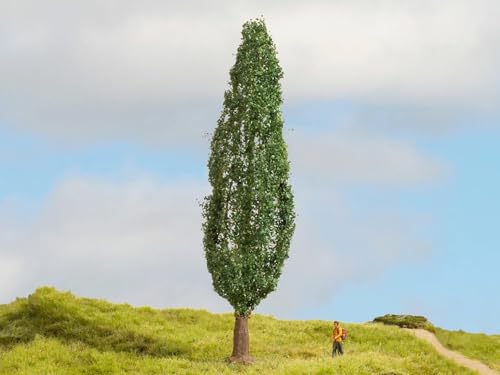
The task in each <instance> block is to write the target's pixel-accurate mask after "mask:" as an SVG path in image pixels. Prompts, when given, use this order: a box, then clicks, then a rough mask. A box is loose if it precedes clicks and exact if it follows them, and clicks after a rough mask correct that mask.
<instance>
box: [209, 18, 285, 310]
mask: <svg viewBox="0 0 500 375" xmlns="http://www.w3.org/2000/svg"><path fill="white" fill-rule="evenodd" d="M282 77H283V72H282V70H281V67H280V66H279V62H278V58H277V56H276V47H275V45H274V43H273V41H272V39H271V37H270V36H269V34H268V33H267V28H266V25H265V23H264V21H263V20H261V19H258V20H253V21H249V22H247V23H245V24H244V25H243V31H242V43H241V45H240V46H239V48H238V52H237V55H236V62H235V64H234V66H233V67H232V69H231V71H230V88H229V89H228V90H227V91H226V92H225V94H224V106H223V109H222V113H221V116H220V118H219V121H218V124H217V128H216V130H215V132H214V135H213V138H212V143H211V154H210V158H209V161H208V168H209V182H210V184H211V186H212V193H211V194H210V195H209V196H207V197H206V198H205V201H204V203H203V217H204V223H203V230H204V249H205V257H206V260H207V267H208V270H209V272H210V273H211V275H212V281H213V286H214V289H215V290H216V292H217V293H219V295H221V296H222V297H224V298H226V299H227V300H228V301H229V303H231V305H232V306H233V307H234V309H235V311H236V313H238V314H239V315H249V314H250V313H251V312H252V310H253V309H254V308H255V307H256V306H257V305H258V304H259V302H260V301H261V300H262V299H264V298H265V297H266V296H267V295H268V294H269V293H270V292H272V291H273V290H275V289H276V286H277V282H278V279H279V276H280V275H281V270H282V268H283V264H284V261H285V259H286V258H288V250H289V246H290V241H291V238H292V235H293V232H294V228H295V225H294V219H295V212H294V205H293V194H292V189H291V186H290V185H289V183H288V178H289V162H288V153H287V148H286V144H285V142H284V139H283V135H282V129H283V120H282V116H281V110H280V105H281V103H282V99H281V84H280V79H281V78H282Z"/></svg>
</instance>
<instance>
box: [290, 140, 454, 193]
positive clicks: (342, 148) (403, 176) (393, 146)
mask: <svg viewBox="0 0 500 375" xmlns="http://www.w3.org/2000/svg"><path fill="white" fill-rule="evenodd" d="M289 148H290V153H291V155H292V161H293V162H294V167H296V168H297V169H298V171H299V172H297V173H300V174H301V179H302V180H304V181H313V182H314V183H316V184H317V183H319V184H330V185H334V186H337V187H339V186H341V185H342V186H349V185H351V186H352V185H357V184H364V185H370V184H375V185H379V186H385V187H410V186H416V185H417V186H418V185H429V184H433V183H435V182H438V181H439V180H441V179H442V178H443V177H444V176H446V175H447V174H448V171H447V167H446V166H445V165H444V164H443V163H442V162H440V161H438V160H434V159H432V158H431V157H429V156H427V155H426V154H423V153H422V152H421V151H419V150H418V149H417V148H416V147H415V146H414V145H413V144H412V143H409V142H404V141H398V140H395V139H391V138H387V137H382V136H375V135H370V134H367V133H359V132H357V133H356V132H342V131H329V132H319V133H314V134H312V135H307V134H304V133H303V132H294V134H293V135H291V136H289Z"/></svg>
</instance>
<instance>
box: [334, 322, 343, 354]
mask: <svg viewBox="0 0 500 375" xmlns="http://www.w3.org/2000/svg"><path fill="white" fill-rule="evenodd" d="M332 341H333V348H332V357H335V356H336V355H343V354H344V350H343V349H342V327H341V326H340V324H339V322H338V321H334V322H333V332H332Z"/></svg>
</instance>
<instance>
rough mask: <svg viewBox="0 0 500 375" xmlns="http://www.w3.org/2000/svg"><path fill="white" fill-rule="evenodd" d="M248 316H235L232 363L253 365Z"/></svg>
mask: <svg viewBox="0 0 500 375" xmlns="http://www.w3.org/2000/svg"><path fill="white" fill-rule="evenodd" d="M249 349H250V347H249V336H248V316H241V315H235V322H234V334H233V354H232V355H231V357H230V358H229V361H231V362H237V363H244V364H251V363H253V362H254V360H253V358H252V357H250V354H249Z"/></svg>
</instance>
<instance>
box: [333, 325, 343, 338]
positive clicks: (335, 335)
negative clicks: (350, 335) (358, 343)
mask: <svg viewBox="0 0 500 375" xmlns="http://www.w3.org/2000/svg"><path fill="white" fill-rule="evenodd" d="M332 340H333V341H336V342H342V327H341V326H340V325H339V326H338V327H337V328H335V327H334V328H333V332H332Z"/></svg>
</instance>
